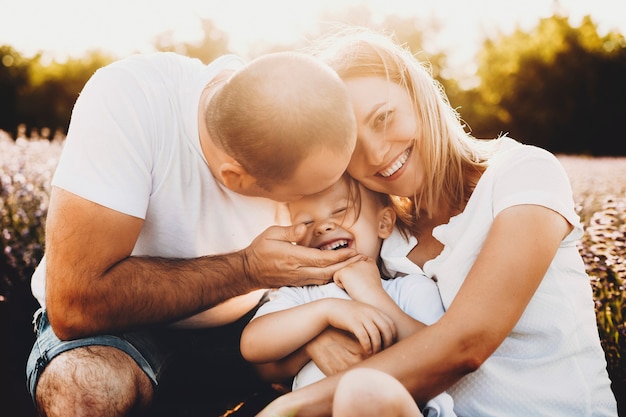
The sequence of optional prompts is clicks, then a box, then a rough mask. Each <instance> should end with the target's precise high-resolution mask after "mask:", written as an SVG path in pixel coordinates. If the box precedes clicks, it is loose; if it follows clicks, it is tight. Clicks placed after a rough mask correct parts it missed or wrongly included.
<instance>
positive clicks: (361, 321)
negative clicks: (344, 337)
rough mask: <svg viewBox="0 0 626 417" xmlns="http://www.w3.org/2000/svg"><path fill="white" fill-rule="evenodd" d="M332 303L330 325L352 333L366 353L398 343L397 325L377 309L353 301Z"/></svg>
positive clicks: (372, 352) (334, 301)
mask: <svg viewBox="0 0 626 417" xmlns="http://www.w3.org/2000/svg"><path fill="white" fill-rule="evenodd" d="M329 300H330V299H329ZM332 303H333V305H332V306H331V308H329V309H328V324H329V325H331V326H333V327H335V328H337V329H341V330H345V331H347V332H350V333H352V334H353V335H354V337H356V339H357V340H358V341H359V343H360V344H361V346H362V347H363V350H364V351H365V352H366V353H368V354H374V353H377V352H380V351H381V350H383V349H384V348H385V347H388V346H391V345H392V344H393V343H394V342H395V341H396V337H397V330H396V325H395V324H394V322H393V320H391V318H390V317H389V316H388V315H386V314H385V313H383V312H382V311H380V310H378V309H377V308H375V307H372V306H370V305H367V304H363V303H361V302H358V301H353V300H341V299H332Z"/></svg>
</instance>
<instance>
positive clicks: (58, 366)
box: [26, 311, 164, 417]
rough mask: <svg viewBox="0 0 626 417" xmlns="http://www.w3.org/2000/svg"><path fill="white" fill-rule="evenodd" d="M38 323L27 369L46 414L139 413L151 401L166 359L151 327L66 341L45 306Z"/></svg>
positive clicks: (39, 405) (32, 390) (34, 396)
mask: <svg viewBox="0 0 626 417" xmlns="http://www.w3.org/2000/svg"><path fill="white" fill-rule="evenodd" d="M34 323H36V333H37V337H36V340H35V343H34V344H33V348H32V350H31V353H30V357H29V358H28V363H27V366H26V374H27V382H28V389H29V391H30V394H31V397H32V399H33V401H34V403H35V405H36V407H37V409H38V411H39V413H40V414H41V415H43V416H49V417H53V416H60V415H64V416H67V415H75V416H91V415H93V416H125V415H135V414H138V412H139V411H140V410H143V409H145V408H146V407H147V406H148V405H149V404H150V403H151V401H152V398H153V395H154V387H156V386H157V384H158V375H159V373H160V371H161V369H162V366H163V363H164V360H163V355H162V354H161V351H160V348H159V346H158V344H157V343H156V342H155V340H154V337H153V336H151V334H150V333H148V332H140V333H127V334H120V335H101V336H94V337H88V338H84V339H77V340H70V341H61V340H59V339H58V338H57V337H56V335H55V334H54V332H53V330H52V328H51V327H50V323H49V322H48V319H47V316H46V313H45V312H43V311H39V312H37V313H36V318H35V320H34Z"/></svg>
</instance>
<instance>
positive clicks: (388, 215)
mask: <svg viewBox="0 0 626 417" xmlns="http://www.w3.org/2000/svg"><path fill="white" fill-rule="evenodd" d="M395 224H396V212H395V211H394V210H393V209H392V208H391V207H385V208H384V209H382V210H381V211H380V212H379V213H378V237H379V238H381V239H386V238H388V237H389V235H391V232H392V231H393V226H394V225H395Z"/></svg>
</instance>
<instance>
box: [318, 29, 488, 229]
mask: <svg viewBox="0 0 626 417" xmlns="http://www.w3.org/2000/svg"><path fill="white" fill-rule="evenodd" d="M309 52H310V53H313V54H314V55H315V56H317V57H319V58H321V59H322V60H323V61H324V62H326V63H327V64H329V65H330V66H331V68H333V69H334V70H335V71H337V73H338V74H339V76H340V77H341V78H342V79H343V80H346V79H350V78H356V77H372V76H373V77H381V78H385V79H387V80H389V81H392V82H394V83H396V84H398V85H400V86H402V87H403V88H405V89H406V91H407V92H408V94H409V95H410V97H411V98H412V103H413V110H414V113H415V118H416V123H417V126H421V128H422V131H423V140H422V141H417V138H414V140H415V141H416V142H415V147H414V152H419V155H420V156H421V158H422V160H423V163H424V170H425V176H426V181H425V184H424V186H423V187H422V189H421V191H420V192H419V193H416V194H415V195H414V196H413V199H408V198H403V197H398V196H394V197H393V200H394V203H395V204H394V205H395V206H396V208H397V211H398V215H399V217H400V219H401V220H404V221H405V222H407V223H408V224H410V225H412V224H414V223H415V219H416V218H417V217H418V216H419V215H420V213H422V212H425V214H426V215H428V216H429V217H430V216H432V214H433V210H436V209H437V208H438V207H440V206H441V204H445V205H446V206H447V207H449V208H451V209H462V207H463V206H464V205H465V203H466V202H467V200H468V199H469V196H470V195H471V193H472V191H473V189H474V187H475V185H476V182H477V181H478V179H479V177H480V175H481V174H482V172H484V170H485V169H486V165H487V159H488V156H489V154H490V152H491V150H492V148H493V147H492V146H489V144H490V143H491V142H492V141H480V140H477V139H475V138H473V137H472V136H471V135H470V134H469V133H468V132H466V130H465V128H466V126H465V125H464V124H463V122H462V121H461V119H460V117H459V114H458V113H457V112H456V110H455V109H454V108H452V106H451V105H450V103H449V101H448V98H447V96H446V95H445V93H444V91H443V88H442V86H441V85H440V84H439V82H437V81H436V80H435V79H434V78H433V77H432V75H431V73H430V70H429V67H428V65H427V64H426V63H423V62H420V61H419V60H418V59H417V58H416V57H415V56H414V55H413V54H412V53H411V52H410V51H409V50H408V49H407V48H405V47H403V46H402V45H400V44H399V43H398V42H397V41H396V40H395V39H394V38H393V37H392V36H391V35H389V34H385V33H382V32H375V31H372V30H369V29H365V28H357V27H348V28H340V29H338V30H335V31H334V32H333V33H331V34H330V35H326V36H324V37H322V38H321V39H319V40H318V41H317V42H316V43H315V44H314V45H313V46H312V47H311V48H310V50H309Z"/></svg>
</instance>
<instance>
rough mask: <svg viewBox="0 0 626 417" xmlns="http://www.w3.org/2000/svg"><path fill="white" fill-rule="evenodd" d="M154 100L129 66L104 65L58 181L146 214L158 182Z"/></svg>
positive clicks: (79, 107)
mask: <svg viewBox="0 0 626 417" xmlns="http://www.w3.org/2000/svg"><path fill="white" fill-rule="evenodd" d="M152 99H153V98H152ZM149 101H150V100H149V97H148V96H147V95H146V93H145V91H144V90H143V89H142V87H141V85H140V83H139V82H138V80H137V78H136V77H134V76H132V75H130V73H129V72H128V71H125V70H123V69H119V68H117V67H105V68H103V69H100V70H98V71H97V72H96V73H95V74H94V76H93V77H92V78H91V79H90V80H89V81H88V82H87V84H86V85H85V87H84V89H83V91H82V92H81V94H80V96H79V98H78V100H77V101H76V105H75V107H74V110H73V114H72V121H71V123H70V128H69V131H68V135H67V139H66V142H65V145H64V150H63V154H62V156H61V158H60V161H59V165H58V167H57V170H56V172H55V175H54V178H53V182H52V184H53V185H55V186H57V187H60V188H63V189H66V190H67V191H70V192H72V193H74V194H77V195H79V196H81V197H83V198H86V199H88V200H91V201H93V202H95V203H98V204H100V205H103V206H106V207H109V208H112V209H114V210H117V211H120V212H123V213H126V214H129V215H132V216H135V217H140V218H144V216H145V212H146V209H147V205H148V201H149V196H150V193H151V182H152V181H151V166H152V163H151V158H152V155H153V150H152V149H151V145H150V143H151V142H150V140H149V137H150V135H154V134H155V133H156V131H157V126H158V124H157V122H158V121H156V120H153V117H152V113H151V112H150V111H145V109H150V102H149Z"/></svg>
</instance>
